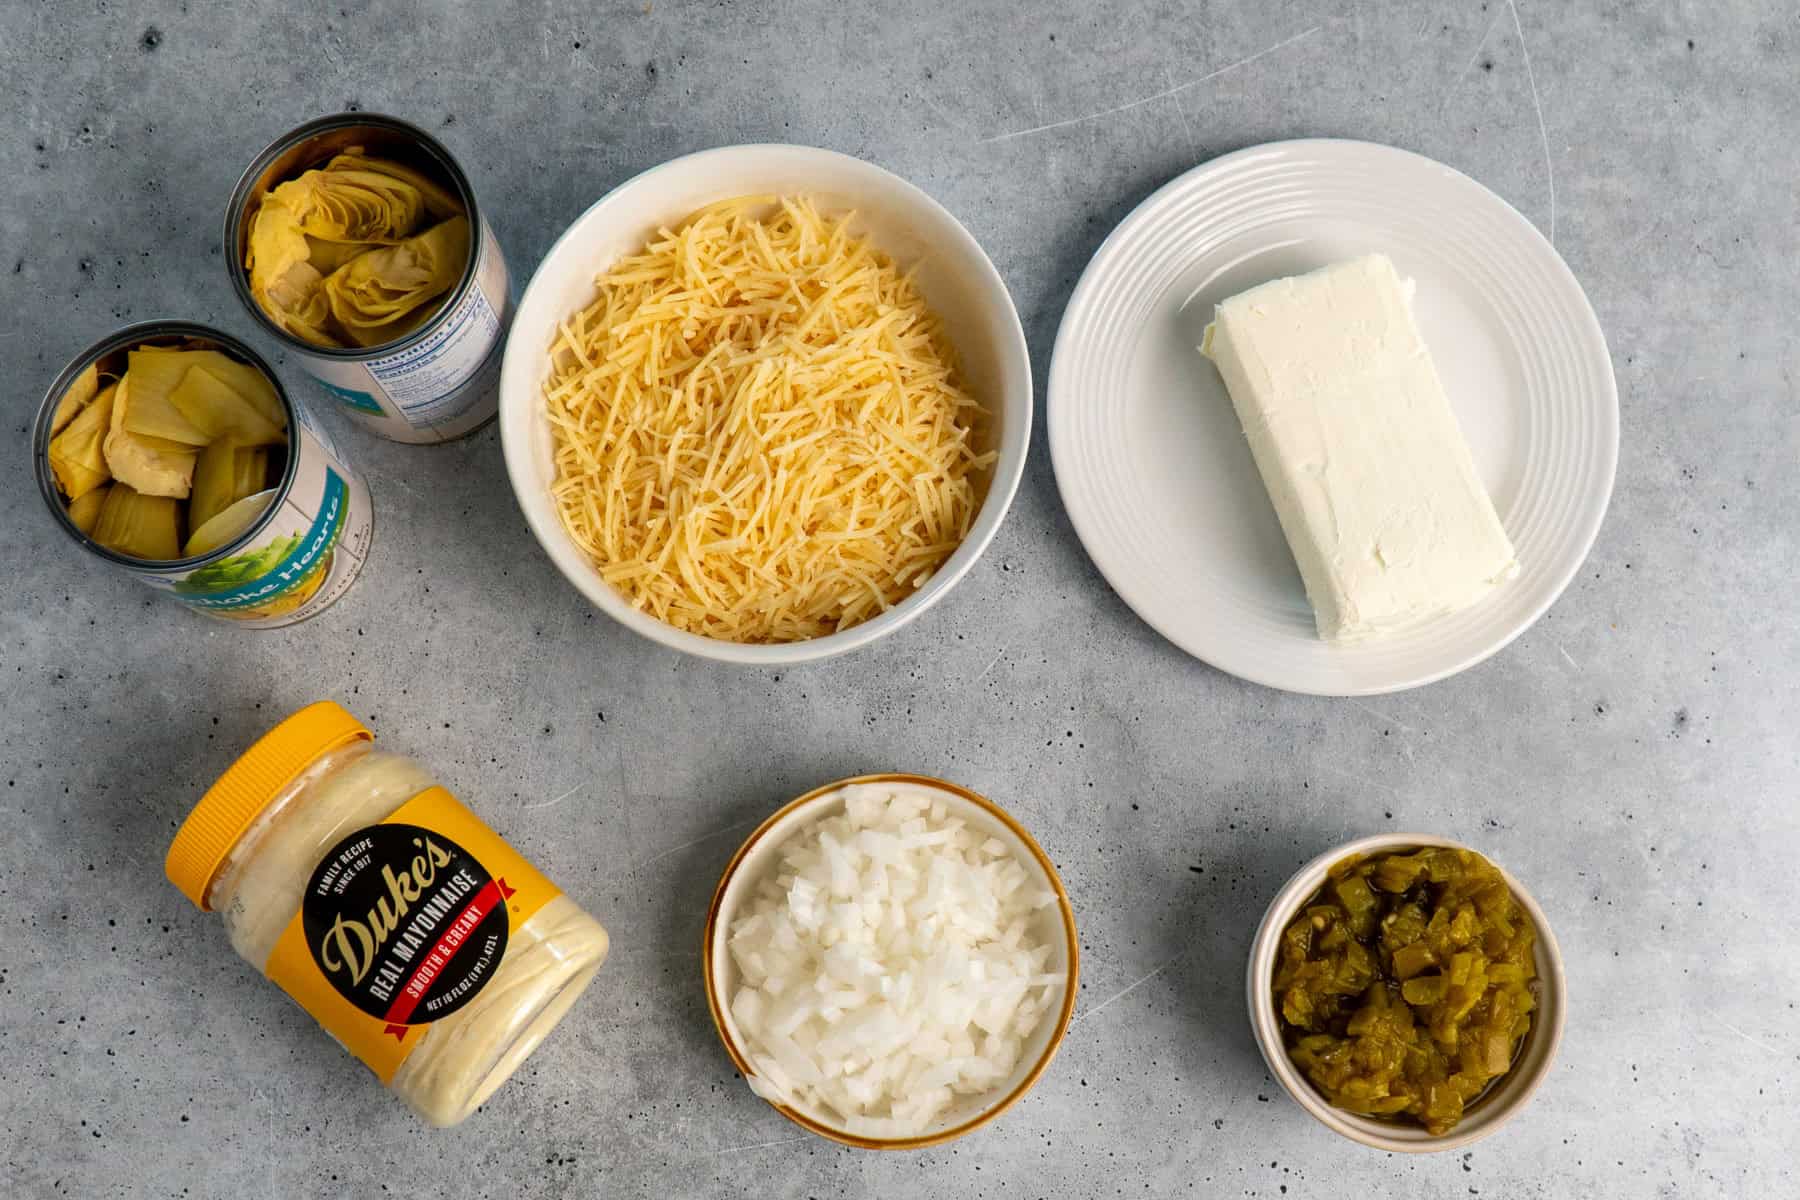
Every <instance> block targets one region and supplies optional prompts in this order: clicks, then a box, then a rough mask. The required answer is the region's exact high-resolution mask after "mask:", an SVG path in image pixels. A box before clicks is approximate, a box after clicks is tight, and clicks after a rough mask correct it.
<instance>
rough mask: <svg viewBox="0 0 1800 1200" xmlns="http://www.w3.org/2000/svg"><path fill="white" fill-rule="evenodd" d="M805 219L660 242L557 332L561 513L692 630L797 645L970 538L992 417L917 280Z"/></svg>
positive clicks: (606, 278) (549, 398)
mask: <svg viewBox="0 0 1800 1200" xmlns="http://www.w3.org/2000/svg"><path fill="white" fill-rule="evenodd" d="M851 220H852V218H850V217H844V218H836V219H834V218H828V217H824V216H821V215H820V214H819V212H818V211H817V209H816V208H814V206H813V205H812V203H811V202H809V201H808V200H806V199H804V198H801V199H782V200H775V199H773V198H771V197H766V196H751V197H742V198H739V199H736V200H730V201H726V202H724V203H721V204H717V205H714V206H712V207H710V208H706V209H703V210H701V211H700V212H698V213H696V214H694V215H693V216H692V217H690V218H688V220H687V221H686V222H684V223H683V224H681V225H680V226H679V227H677V228H675V229H673V230H671V229H662V230H660V231H659V232H658V233H657V235H656V236H655V237H654V238H653V239H651V241H650V243H649V245H648V246H646V247H645V249H644V250H643V251H642V252H641V253H638V254H634V255H631V256H630V257H627V258H624V259H622V260H620V261H619V262H618V263H616V264H615V265H614V266H613V267H612V268H611V269H610V270H609V271H607V272H606V274H604V275H602V276H601V277H600V279H599V281H598V284H599V295H598V297H597V298H596V299H595V300H594V302H593V303H592V304H591V305H589V306H588V307H587V308H586V309H585V310H583V311H582V312H579V313H576V314H574V315H573V316H571V317H570V318H569V319H568V320H567V321H566V322H564V324H563V326H562V330H561V333H560V335H559V336H558V338H557V340H556V343H555V344H554V345H553V346H552V348H551V372H550V379H549V381H548V383H547V384H546V385H545V400H546V403H547V406H548V411H549V416H550V421H551V424H552V426H553V428H554V432H555V441H556V482H555V483H554V484H553V485H552V488H551V491H552V495H553V496H554V497H555V500H556V503H557V507H558V509H559V511H560V512H561V514H562V519H563V523H564V525H565V526H566V527H567V528H568V530H569V534H570V536H571V537H573V538H574V540H575V542H576V544H577V545H579V546H580V547H581V548H582V550H583V551H585V552H586V553H587V554H588V556H589V557H590V558H592V560H593V561H594V564H595V566H596V567H597V568H598V569H599V571H600V574H601V576H602V577H603V578H604V579H605V580H606V581H607V582H608V583H609V584H611V585H612V586H613V587H614V588H616V589H618V590H619V591H620V592H621V593H622V594H623V595H624V596H625V597H626V598H627V599H628V600H629V601H630V602H631V604H632V605H633V606H635V607H636V608H638V609H641V610H643V611H645V612H648V613H650V614H652V615H654V616H655V617H657V618H659V619H660V620H663V621H666V622H668V623H669V624H671V625H673V626H675V627H676V628H678V629H685V630H687V631H689V632H692V633H698V634H703V635H705V636H707V637H714V638H720V639H723V640H727V641H737V642H791V641H801V640H804V639H807V638H815V637H821V636H824V635H826V634H830V633H834V632H836V631H838V630H841V629H846V628H849V627H850V626H852V625H855V624H857V623H859V622H861V621H865V620H868V619H869V618H870V617H872V616H875V615H877V614H878V613H880V612H882V611H884V610H886V609H888V608H890V607H892V606H893V605H895V604H898V603H899V602H900V601H901V600H904V599H905V598H906V597H907V596H908V595H910V594H911V593H912V591H913V590H914V589H915V588H917V587H918V586H919V585H921V584H922V583H924V582H925V580H926V579H928V578H930V576H931V574H932V572H934V571H935V570H937V568H938V567H939V566H941V565H942V564H943V562H944V560H945V559H947V558H948V557H949V556H950V555H951V553H952V552H953V551H955V549H956V547H957V546H958V545H959V544H960V543H961V542H962V540H963V538H964V537H965V536H966V535H967V534H968V531H969V524H970V522H971V521H972V520H973V519H974V516H975V513H976V511H977V510H978V509H979V507H980V495H979V493H978V490H977V484H978V482H979V481H980V480H981V478H982V472H983V471H984V470H985V468H986V467H988V466H989V465H991V463H992V462H993V458H994V456H993V454H992V453H982V452H980V451H978V450H977V449H976V447H975V444H974V439H975V435H976V431H977V429H978V428H979V425H980V422H981V421H982V420H983V419H984V417H985V413H984V410H983V409H982V407H981V405H980V404H979V403H978V402H977V401H976V400H975V399H974V398H972V397H971V396H969V395H968V394H967V393H966V392H964V391H963V390H962V389H961V387H960V386H959V385H958V383H957V380H956V371H955V360H954V355H953V353H952V351H951V349H950V346H949V343H948V342H947V341H946V340H945V338H944V336H943V332H942V329H941V326H940V324H939V322H938V319H937V318H936V317H935V316H934V315H933V314H932V313H931V311H930V310H929V309H928V308H927V307H926V306H925V303H924V300H923V299H922V297H921V296H920V294H919V292H918V290H917V288H916V287H915V286H914V284H913V281H912V278H911V277H910V276H909V275H907V274H905V273H903V272H901V270H900V269H899V268H898V267H897V266H896V265H895V264H894V262H893V261H892V260H891V259H889V258H888V257H887V256H886V255H885V254H883V253H882V252H881V251H879V250H877V249H875V248H874V247H873V246H871V245H870V244H869V243H868V242H867V241H865V240H863V239H861V238H858V237H856V236H854V235H853V234H852V233H851V232H850V222H851Z"/></svg>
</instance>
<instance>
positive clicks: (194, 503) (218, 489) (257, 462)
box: [188, 440, 269, 530]
mask: <svg viewBox="0 0 1800 1200" xmlns="http://www.w3.org/2000/svg"><path fill="white" fill-rule="evenodd" d="M268 473H269V452H268V451H267V450H263V449H261V448H258V447H248V446H239V445H237V444H235V443H233V442H230V441H224V440H221V441H217V442H214V443H213V444H212V445H210V446H208V447H207V448H206V449H204V450H202V451H201V452H200V457H199V461H198V462H197V463H196V464H195V466H194V490H193V494H192V495H191V496H190V497H189V498H188V524H189V526H190V527H192V528H193V529H195V530H198V529H200V528H201V526H203V525H205V524H206V523H207V522H209V521H211V520H212V519H213V518H214V517H216V516H218V515H219V514H220V513H222V512H224V511H225V510H226V509H228V508H230V507H231V506H232V505H233V504H236V503H237V502H238V501H239V500H242V499H243V498H244V497H245V496H249V495H251V494H253V493H256V492H260V491H262V490H263V488H264V486H265V485H266V483H267V479H268Z"/></svg>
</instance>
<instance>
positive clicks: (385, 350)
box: [222, 112, 487, 362]
mask: <svg viewBox="0 0 1800 1200" xmlns="http://www.w3.org/2000/svg"><path fill="white" fill-rule="evenodd" d="M351 125H373V126H376V127H378V128H386V129H388V130H391V131H392V132H394V133H398V134H402V135H403V136H405V137H407V138H410V139H412V140H413V141H414V142H415V143H417V144H418V146H419V147H420V149H422V150H424V151H425V153H426V154H428V155H429V156H430V157H431V158H432V159H434V160H436V161H437V163H438V165H439V166H441V167H443V168H444V172H445V174H446V175H448V176H449V177H450V182H451V183H452V184H453V185H454V186H455V188H456V193H457V199H459V200H460V201H462V204H463V207H464V209H465V210H466V211H467V213H468V217H469V233H470V237H469V257H468V260H467V261H466V262H464V263H463V273H462V278H461V279H459V280H458V281H457V284H456V287H455V288H453V289H452V290H451V291H449V292H448V293H446V294H445V297H444V299H443V301H442V302H441V304H440V305H439V307H438V310H437V312H435V313H433V314H432V317H431V319H430V320H429V321H426V322H425V323H424V324H422V325H420V326H419V327H418V328H417V329H414V330H413V331H412V332H411V333H409V334H407V335H406V336H405V337H402V338H397V339H395V340H394V341H391V342H383V343H381V344H380V345H379V346H359V347H356V348H354V349H352V348H347V347H338V346H320V345H317V344H316V343H313V342H309V341H306V340H305V339H304V338H297V337H295V336H294V335H293V334H291V333H289V332H288V331H287V330H285V329H283V328H282V327H281V326H280V325H278V324H276V323H275V322H274V321H272V320H270V319H269V314H268V313H266V312H264V311H263V307H262V305H260V304H258V303H257V302H256V297H255V296H253V295H251V294H250V274H249V272H248V271H246V270H245V269H244V264H243V260H242V256H241V255H240V254H239V252H238V246H239V235H240V233H241V232H242V230H243V225H244V220H245V210H246V209H247V208H248V207H249V203H250V189H251V188H253V187H255V186H256V180H257V178H258V177H259V176H260V175H261V174H262V173H263V171H264V170H265V169H267V167H268V165H269V164H270V163H271V162H273V161H275V159H277V158H279V157H280V156H281V155H282V154H285V153H286V152H287V151H288V150H290V149H292V148H293V147H294V146H297V145H299V144H300V143H302V142H304V141H306V140H307V139H309V138H313V137H317V136H318V135H319V134H322V133H329V132H331V131H332V130H334V129H341V128H344V127H346V126H351ZM486 228H487V225H486V224H485V222H484V221H483V219H482V216H481V209H480V206H479V205H478V204H477V203H476V200H475V187H474V185H473V184H471V183H470V182H469V177H468V175H467V174H466V173H465V172H464V171H463V169H462V164H461V163H459V162H457V161H456V156H455V155H453V154H451V153H450V150H449V148H448V147H447V146H445V145H444V144H443V143H442V142H440V141H438V140H437V139H436V138H435V137H433V136H431V134H429V133H427V132H425V130H423V129H421V128H419V127H418V126H417V125H414V124H413V123H412V122H410V121H405V120H402V119H401V118H399V117H392V116H388V115H387V114H386V113H374V112H341V113H332V114H330V115H327V116H323V117H314V118H313V119H312V120H310V121H307V122H306V123H305V124H302V125H298V126H296V127H294V128H293V129H290V130H288V131H287V132H286V133H284V134H282V135H281V136H280V137H278V138H276V139H275V140H274V141H272V142H270V143H269V144H268V145H267V146H265V147H263V149H262V151H261V153H259V154H257V155H256V157H254V158H252V159H251V160H250V165H249V166H247V167H245V168H244V173H243V174H242V175H241V176H239V178H238V181H237V186H236V187H234V188H232V189H231V199H230V201H229V202H228V204H227V206H226V209H225V242H224V254H223V255H222V257H223V258H224V260H225V269H226V270H228V271H230V272H231V288H232V291H234V292H235V293H236V294H237V298H238V300H239V301H240V302H242V304H243V306H244V307H245V308H247V309H248V310H250V316H251V319H253V320H254V321H256V323H257V324H258V325H259V326H261V327H262V329H263V331H264V332H265V333H268V334H269V335H270V336H272V337H275V338H278V339H280V341H281V343H282V344H283V345H284V346H287V347H289V348H292V349H295V350H299V351H301V352H303V353H306V354H312V355H316V356H318V357H320V358H326V359H337V360H340V361H343V362H367V361H368V360H369V359H372V358H385V357H386V356H388V355H390V354H396V353H399V352H400V351H402V350H406V349H409V348H410V347H412V346H414V345H416V344H418V343H419V342H421V341H423V340H425V338H427V337H429V336H430V335H431V334H432V333H434V332H435V331H436V330H437V329H438V327H439V326H440V325H442V324H443V322H444V321H445V320H447V319H448V318H449V316H450V314H451V313H452V311H454V309H455V308H456V306H457V305H458V304H460V303H462V300H463V297H464V296H466V295H468V293H469V289H470V288H472V287H474V286H475V279H476V275H477V270H476V268H477V267H478V266H479V265H480V263H481V253H482V242H483V237H482V234H483V231H484V230H486Z"/></svg>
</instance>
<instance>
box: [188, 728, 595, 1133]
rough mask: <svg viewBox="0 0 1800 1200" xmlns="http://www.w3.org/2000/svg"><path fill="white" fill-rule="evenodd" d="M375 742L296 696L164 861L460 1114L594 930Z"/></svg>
mask: <svg viewBox="0 0 1800 1200" xmlns="http://www.w3.org/2000/svg"><path fill="white" fill-rule="evenodd" d="M373 736H374V735H373V734H371V733H370V732H369V731H368V730H367V729H366V728H364V727H363V726H362V725H361V724H360V723H359V722H358V721H357V720H356V718H354V717H352V716H351V715H350V714H349V713H348V712H345V711H344V710H343V709H342V708H340V707H339V706H338V705H336V704H333V703H331V702H330V701H324V702H321V703H318V704H314V705H311V706H309V707H307V708H303V709H301V710H300V711H299V712H297V713H295V714H294V715H293V716H291V717H289V718H288V719H287V720H285V721H283V722H282V723H281V724H279V725H277V726H276V727H275V728H274V729H272V730H270V731H269V732H268V733H267V734H265V735H264V736H263V737H262V739H261V740H260V741H258V742H257V743H256V744H255V745H253V746H251V747H250V749H249V750H248V751H246V752H245V753H244V756H243V757H242V758H240V759H238V760H237V761H236V762H235V763H233V764H232V765H231V767H230V768H229V769H228V770H227V771H226V772H225V774H224V775H222V776H220V777H219V780H218V782H216V783H215V784H213V786H212V787H211V789H209V790H208V791H207V793H206V795H205V796H203V797H201V799H200V803H199V804H197V805H196V806H195V807H194V810H193V811H192V812H191V813H189V814H188V818H187V820H186V821H185V822H183V824H182V826H181V828H180V829H179V830H177V831H176V834H175V841H174V843H173V844H172V845H170V847H169V857H168V862H167V870H168V873H169V878H170V880H172V881H173V882H174V883H175V885H176V886H177V887H179V888H180V889H181V890H182V891H183V892H185V893H186V894H187V896H188V898H189V899H190V900H192V901H193V902H194V903H195V904H197V905H199V906H200V908H201V909H203V910H206V911H213V910H217V911H218V912H219V913H220V914H221V915H223V916H224V918H225V930H226V933H227V934H228V935H229V936H230V938H231V944H232V946H233V947H235V948H236V950H237V952H238V954H239V955H241V956H242V957H243V958H244V960H245V961H247V962H249V963H250V964H251V965H253V966H255V967H257V968H258V969H259V970H261V971H262V972H263V974H265V975H267V976H268V977H269V978H270V979H272V980H274V981H275V982H276V983H278V984H280V985H281V987H282V989H283V990H284V991H286V992H287V993H288V995H290V996H292V997H293V998H294V999H295V1000H296V1001H298V1002H299V1004H300V1005H301V1007H303V1008H305V1009H306V1010H307V1011H308V1012H309V1013H311V1014H312V1015H313V1018H314V1019H315V1020H317V1021H318V1022H319V1024H320V1025H322V1026H324V1027H325V1029H326V1031H327V1032H329V1033H330V1034H331V1035H332V1036H333V1037H335V1038H336V1039H337V1040H338V1041H339V1042H340V1043H342V1045H343V1046H344V1047H345V1049H347V1050H349V1051H350V1052H351V1053H352V1054H354V1055H356V1056H357V1057H358V1058H360V1059H362V1061H363V1062H364V1063H365V1064H367V1066H368V1067H369V1069H370V1070H372V1071H374V1072H375V1074H376V1075H377V1076H378V1077H379V1078H380V1079H381V1081H382V1082H383V1083H384V1084H386V1085H387V1086H388V1087H389V1088H390V1089H391V1090H393V1091H394V1092H396V1093H398V1094H399V1095H400V1096H401V1097H402V1098H403V1099H404V1100H405V1101H406V1102H407V1103H408V1104H410V1105H412V1107H413V1109H414V1111H416V1112H417V1113H418V1114H419V1115H420V1116H421V1117H423V1118H425V1120H427V1121H429V1122H431V1123H432V1124H433V1125H439V1126H443V1125H454V1124H456V1123H457V1122H458V1121H461V1120H462V1119H463V1118H465V1117H467V1116H468V1115H469V1114H470V1113H472V1112H474V1111H475V1109H476V1107H477V1106H478V1105H480V1104H481V1103H482V1102H483V1101H484V1100H486V1099H487V1098H488V1096H489V1095H491V1094H492V1093H493V1091H494V1089H495V1088H497V1087H499V1086H500V1084H502V1083H503V1082H505V1081H506V1078H507V1076H509V1075H511V1074H512V1073H513V1071H514V1070H515V1069H516V1068H517V1067H518V1066H519V1064H520V1063H522V1062H523V1061H524V1060H525V1058H526V1056H528V1055H529V1054H530V1053H531V1052H532V1050H534V1049H535V1048H536V1047H537V1044H538V1043H539V1042H540V1041H542V1040H543V1038H544V1035H545V1034H547V1033H549V1032H550V1030H551V1029H552V1028H553V1027H555V1025H556V1023H557V1021H559V1020H561V1019H562V1016H563V1014H564V1013H565V1012H567V1011H568V1009H569V1006H570V1005H571V1004H573V1003H574V1002H575V999H576V997H577V996H579V995H580V994H581V992H582V990H583V989H584V988H586V987H587V985H588V983H589V982H590V981H591V980H592V979H593V977H594V972H595V971H597V970H598V969H599V967H600V964H601V962H603V961H604V960H605V958H606V949H607V937H606V930H605V929H604V928H602V927H601V925H600V923H599V922H598V921H596V920H594V918H593V917H591V916H589V915H588V914H587V913H586V912H584V911H582V909H581V908H579V907H578V906H577V905H576V904H575V903H574V902H573V901H571V900H570V899H568V897H566V896H564V895H563V894H562V893H561V892H560V891H559V890H557V888H556V885H555V884H553V883H551V882H550V881H549V880H548V879H546V878H544V876H543V875H542V874H540V873H539V872H538V870H537V869H536V868H535V867H533V866H532V865H531V864H530V863H529V862H527V861H526V860H525V859H524V858H523V857H521V856H520V855H519V853H518V852H517V851H515V850H514V849H513V848H512V847H511V846H509V845H507V844H506V842H504V841H503V840H501V838H500V836H499V835H498V834H496V833H495V832H494V831H493V830H491V829H489V828H488V827H487V826H486V825H485V824H483V823H482V822H481V820H480V819H479V818H478V817H476V816H475V814H473V813H472V812H470V811H469V810H468V809H467V808H465V807H463V805H462V804H461V803H460V802H459V801H458V800H457V799H456V797H454V796H452V795H451V794H450V793H449V792H447V791H445V790H444V789H443V788H441V787H439V786H438V785H437V783H436V782H435V781H434V780H433V779H432V778H431V776H430V775H429V774H427V773H426V772H425V770H424V769H423V768H421V767H420V766H419V765H418V764H417V763H415V762H414V761H413V760H411V759H409V758H403V757H401V756H399V755H394V754H384V753H381V752H379V751H377V750H375V749H373V748H372V747H371V745H370V741H371V739H372V738H373Z"/></svg>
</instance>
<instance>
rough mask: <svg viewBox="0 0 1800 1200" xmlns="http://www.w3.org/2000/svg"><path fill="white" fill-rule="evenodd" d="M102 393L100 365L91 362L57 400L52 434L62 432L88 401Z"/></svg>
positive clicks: (51, 428) (51, 429)
mask: <svg viewBox="0 0 1800 1200" xmlns="http://www.w3.org/2000/svg"><path fill="white" fill-rule="evenodd" d="M99 394H100V367H99V365H98V364H96V363H89V364H88V365H87V369H86V370H85V371H83V372H82V373H81V374H79V375H77V376H76V377H75V382H74V383H71V384H70V385H69V387H68V390H67V391H65V392H64V393H63V394H62V399H61V400H58V401H57V402H56V415H55V416H53V417H51V418H50V432H51V434H52V435H55V434H58V433H61V432H62V431H63V430H64V429H65V428H66V427H67V426H68V424H69V422H70V421H73V420H74V419H75V414H76V413H79V412H80V411H81V410H82V409H84V408H86V407H87V404H88V401H90V400H92V399H93V398H94V397H95V396H97V395H99Z"/></svg>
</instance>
